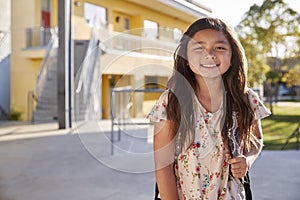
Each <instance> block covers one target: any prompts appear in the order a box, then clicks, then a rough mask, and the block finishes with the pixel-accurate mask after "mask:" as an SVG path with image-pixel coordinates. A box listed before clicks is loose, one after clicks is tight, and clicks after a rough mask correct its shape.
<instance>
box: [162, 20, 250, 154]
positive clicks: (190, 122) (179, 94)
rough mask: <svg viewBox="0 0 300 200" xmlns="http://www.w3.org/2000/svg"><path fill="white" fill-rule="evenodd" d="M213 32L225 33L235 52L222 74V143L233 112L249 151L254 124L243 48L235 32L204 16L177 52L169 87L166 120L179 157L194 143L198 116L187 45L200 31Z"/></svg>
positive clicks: (184, 36) (186, 36)
mask: <svg viewBox="0 0 300 200" xmlns="http://www.w3.org/2000/svg"><path fill="white" fill-rule="evenodd" d="M204 29H213V30H216V31H220V32H222V33H223V34H224V35H225V37H226V38H227V40H228V41H229V43H230V45H231V49H232V58H231V66H230V68H229V69H228V71H227V72H225V73H224V74H223V75H222V79H223V83H224V88H225V91H226V97H225V99H226V101H225V104H226V105H225V106H224V109H225V110H224V115H225V118H224V125H223V127H222V138H223V142H224V143H226V144H227V142H228V131H229V129H230V128H231V127H232V125H233V118H232V116H233V112H236V113H237V121H238V130H239V134H240V138H242V140H244V142H245V145H246V148H247V149H248V150H249V149H250V132H251V128H252V127H251V124H252V122H253V120H254V112H253V110H252V109H251V106H250V103H249V100H248V98H247V91H246V84H247V60H246V57H245V53H244V49H243V47H242V45H241V44H240V42H239V40H238V39H237V36H236V34H235V32H234V31H233V30H232V29H231V28H230V27H228V26H227V25H226V24H225V23H224V22H222V21H221V20H219V19H215V18H210V17H205V18H201V19H199V20H197V21H195V22H194V23H192V24H191V25H190V26H189V28H188V29H187V31H186V32H185V33H184V35H183V36H182V38H181V40H180V43H179V45H178V47H177V49H176V51H175V53H174V72H173V75H172V77H171V78H170V80H169V82H168V85H167V87H168V88H169V89H170V92H169V94H168V104H167V107H166V112H167V118H168V119H169V120H170V121H172V122H173V126H172V132H173V133H174V135H176V141H177V148H179V149H177V154H178V153H180V152H182V151H183V150H185V149H186V148H187V147H188V146H189V145H190V144H191V143H192V142H193V141H194V134H195V123H194V121H195V117H194V108H193V105H194V103H193V93H194V91H195V90H196V80H195V75H194V73H193V72H192V70H191V69H190V67H189V66H188V61H187V46H188V42H189V41H190V40H191V38H192V37H193V36H194V34H195V33H197V32H198V31H200V30H204Z"/></svg>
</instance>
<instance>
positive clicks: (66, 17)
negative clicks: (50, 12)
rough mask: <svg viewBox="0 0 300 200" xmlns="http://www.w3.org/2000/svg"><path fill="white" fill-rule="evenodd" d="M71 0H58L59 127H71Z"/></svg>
mask: <svg viewBox="0 0 300 200" xmlns="http://www.w3.org/2000/svg"><path fill="white" fill-rule="evenodd" d="M71 6H72V5H71V0H58V38H59V40H58V61H57V92H58V94H57V98H58V110H57V113H58V126H59V129H65V128H70V127H71V78H70V77H71V53H72V52H71Z"/></svg>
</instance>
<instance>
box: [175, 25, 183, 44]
mask: <svg viewBox="0 0 300 200" xmlns="http://www.w3.org/2000/svg"><path fill="white" fill-rule="evenodd" d="M181 36H182V31H181V30H180V29H179V28H174V29H173V38H174V40H175V42H176V43H178V42H179V40H180V39H181Z"/></svg>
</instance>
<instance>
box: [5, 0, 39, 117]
mask: <svg viewBox="0 0 300 200" xmlns="http://www.w3.org/2000/svg"><path fill="white" fill-rule="evenodd" d="M11 8H12V23H11V31H12V39H11V41H12V45H11V49H12V53H11V109H13V110H16V111H21V112H22V119H23V120H25V119H26V117H27V94H28V91H30V90H33V89H34V87H35V83H36V71H37V69H38V66H39V63H40V61H39V60H31V59H26V58H25V57H24V56H23V49H24V47H25V42H26V40H25V30H26V28H28V27H38V26H39V25H40V21H41V20H40V17H37V16H38V13H39V14H40V12H39V9H40V1H38V0H27V1H23V0H13V1H12V4H11Z"/></svg>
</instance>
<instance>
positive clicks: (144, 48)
mask: <svg viewBox="0 0 300 200" xmlns="http://www.w3.org/2000/svg"><path fill="white" fill-rule="evenodd" d="M99 32H100V34H99V35H100V40H101V41H102V42H103V44H104V46H105V47H106V48H107V49H113V50H120V51H134V52H140V53H146V54H152V55H162V56H170V54H173V52H174V51H175V49H176V47H177V46H178V44H177V43H176V42H175V41H174V42H170V41H164V40H159V39H148V38H146V37H142V36H138V35H133V34H129V33H127V32H115V31H111V30H108V29H104V28H101V29H100V30H99Z"/></svg>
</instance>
